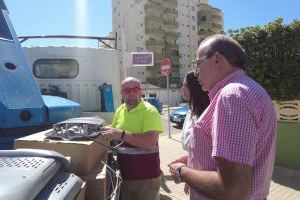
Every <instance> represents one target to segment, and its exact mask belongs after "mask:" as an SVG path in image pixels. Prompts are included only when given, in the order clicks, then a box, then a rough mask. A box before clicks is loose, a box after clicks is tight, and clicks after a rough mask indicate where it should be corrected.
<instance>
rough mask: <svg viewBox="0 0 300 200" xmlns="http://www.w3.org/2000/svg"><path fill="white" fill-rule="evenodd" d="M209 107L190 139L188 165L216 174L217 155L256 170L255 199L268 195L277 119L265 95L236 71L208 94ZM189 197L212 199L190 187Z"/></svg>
mask: <svg viewBox="0 0 300 200" xmlns="http://www.w3.org/2000/svg"><path fill="white" fill-rule="evenodd" d="M209 98H210V101H211V103H210V105H209V107H208V108H207V109H206V110H205V111H204V113H203V114H202V115H201V116H200V118H199V119H198V120H197V122H196V125H195V128H194V131H193V133H192V134H191V139H190V149H189V163H188V165H189V167H190V168H193V169H197V170H205V171H216V170H217V165H216V160H215V159H214V157H222V158H225V159H227V160H229V161H231V162H234V163H239V164H242V165H248V166H252V167H253V178H252V185H251V196H250V199H251V200H262V199H264V198H265V197H267V195H268V193H269V187H270V182H271V177H272V172H273V167H274V157H275V146H276V135H277V120H276V114H275V110H274V107H273V105H272V101H271V99H270V97H269V95H268V94H267V92H266V91H265V90H264V89H263V88H262V87H261V86H260V85H259V84H257V83H256V82H255V81H253V80H252V79H251V78H249V77H248V76H247V75H246V74H245V72H244V71H243V70H237V71H235V72H233V73H231V74H230V75H228V76H227V77H226V78H225V79H223V80H222V81H220V82H219V83H217V84H216V85H215V86H214V87H213V88H212V90H211V91H209ZM190 195H191V196H190V198H191V199H192V200H196V199H208V198H206V197H204V196H202V195H201V194H200V193H198V192H196V191H194V190H193V189H191V193H190Z"/></svg>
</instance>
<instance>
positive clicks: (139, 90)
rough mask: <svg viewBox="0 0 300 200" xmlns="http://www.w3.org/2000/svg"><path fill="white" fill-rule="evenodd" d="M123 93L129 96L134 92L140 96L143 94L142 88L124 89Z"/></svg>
mask: <svg viewBox="0 0 300 200" xmlns="http://www.w3.org/2000/svg"><path fill="white" fill-rule="evenodd" d="M122 91H123V92H124V93H125V94H126V95H128V94H130V93H131V92H133V93H134V94H139V93H140V92H141V88H140V87H134V88H124V89H122Z"/></svg>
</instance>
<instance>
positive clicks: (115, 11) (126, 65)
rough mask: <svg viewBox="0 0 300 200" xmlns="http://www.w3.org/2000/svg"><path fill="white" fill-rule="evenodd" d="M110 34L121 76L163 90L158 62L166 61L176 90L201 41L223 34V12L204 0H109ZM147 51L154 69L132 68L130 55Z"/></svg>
mask: <svg viewBox="0 0 300 200" xmlns="http://www.w3.org/2000/svg"><path fill="white" fill-rule="evenodd" d="M112 18H113V20H112V21H113V31H112V33H113V34H114V33H117V34H116V35H117V40H116V44H117V45H116V47H117V49H118V50H119V52H120V65H121V66H122V69H123V71H122V73H123V76H129V75H130V76H134V77H137V78H139V79H140V80H141V81H142V82H145V83H151V84H153V85H156V86H159V87H163V88H165V87H166V78H165V77H164V76H162V75H161V73H160V61H161V60H162V59H163V58H170V59H171V61H172V74H171V75H170V78H169V81H170V87H172V88H178V87H180V85H181V82H182V80H183V78H184V76H185V74H186V73H187V72H188V71H191V70H193V68H192V61H193V59H194V58H195V56H194V54H195V51H196V49H197V48H198V44H199V43H200V42H201V41H202V40H203V38H205V37H207V36H208V35H211V34H214V33H220V32H222V31H223V13H222V11H221V10H219V9H217V8H213V7H211V6H210V5H208V1H207V0H112ZM141 51H151V52H153V53H154V66H148V67H132V66H131V64H130V63H131V61H130V52H141Z"/></svg>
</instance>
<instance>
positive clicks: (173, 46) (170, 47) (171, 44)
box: [166, 42, 179, 50]
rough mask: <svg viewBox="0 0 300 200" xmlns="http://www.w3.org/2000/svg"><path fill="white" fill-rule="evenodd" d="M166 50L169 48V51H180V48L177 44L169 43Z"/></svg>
mask: <svg viewBox="0 0 300 200" xmlns="http://www.w3.org/2000/svg"><path fill="white" fill-rule="evenodd" d="M166 48H169V49H177V50H178V49H179V47H178V44H176V43H174V42H173V43H167V44H166Z"/></svg>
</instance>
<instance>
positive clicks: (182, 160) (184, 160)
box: [170, 156, 188, 165]
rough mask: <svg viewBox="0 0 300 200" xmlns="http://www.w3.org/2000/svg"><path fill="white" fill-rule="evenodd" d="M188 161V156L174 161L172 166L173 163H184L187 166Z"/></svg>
mask: <svg viewBox="0 0 300 200" xmlns="http://www.w3.org/2000/svg"><path fill="white" fill-rule="evenodd" d="M187 161H188V156H182V157H180V158H178V159H176V160H173V161H172V162H171V163H170V164H173V163H183V164H185V165H187Z"/></svg>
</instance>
